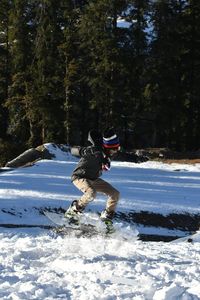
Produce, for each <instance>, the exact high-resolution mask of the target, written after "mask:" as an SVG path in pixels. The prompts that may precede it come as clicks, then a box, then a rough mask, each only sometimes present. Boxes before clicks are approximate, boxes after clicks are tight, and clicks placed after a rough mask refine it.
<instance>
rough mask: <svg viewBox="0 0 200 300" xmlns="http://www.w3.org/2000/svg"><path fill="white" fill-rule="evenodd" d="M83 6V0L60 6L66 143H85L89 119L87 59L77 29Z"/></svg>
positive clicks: (67, 2) (68, 2)
mask: <svg viewBox="0 0 200 300" xmlns="http://www.w3.org/2000/svg"><path fill="white" fill-rule="evenodd" d="M84 5H85V3H84V1H75V2H74V1H65V2H64V3H63V25H64V40H63V44H62V45H61V49H62V53H63V56H64V64H65V78H64V86H65V100H64V111H65V121H64V127H65V138H66V142H67V143H69V144H71V143H72V144H73V143H79V144H80V143H81V144H83V143H84V140H85V137H86V133H87V130H88V127H89V120H90V117H89V114H88V98H89V90H88V88H87V84H85V82H84V77H85V73H86V65H85V64H86V61H85V59H86V56H85V54H84V51H82V49H81V41H80V35H79V26H78V25H79V21H80V17H81V15H82V10H83V7H84ZM83 125H84V126H83Z"/></svg>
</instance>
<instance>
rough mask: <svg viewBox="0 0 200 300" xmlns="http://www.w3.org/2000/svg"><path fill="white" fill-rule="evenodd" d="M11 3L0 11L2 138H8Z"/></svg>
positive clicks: (0, 110)
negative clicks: (7, 100)
mask: <svg viewBox="0 0 200 300" xmlns="http://www.w3.org/2000/svg"><path fill="white" fill-rule="evenodd" d="M10 5H11V4H10V1H8V0H3V1H2V2H1V11H0V128H1V130H0V138H2V139H5V138H6V135H7V134H6V132H7V123H8V120H7V118H8V114H7V110H6V108H5V106H4V104H5V101H6V99H7V98H8V87H9V81H10V74H9V72H10V64H9V61H10V55H9V42H8V34H9V20H8V15H9V10H10Z"/></svg>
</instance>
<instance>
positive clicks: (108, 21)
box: [79, 0, 126, 128]
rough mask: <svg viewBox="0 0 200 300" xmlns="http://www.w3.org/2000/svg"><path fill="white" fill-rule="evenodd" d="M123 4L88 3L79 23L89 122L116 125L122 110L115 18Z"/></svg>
mask: <svg viewBox="0 0 200 300" xmlns="http://www.w3.org/2000/svg"><path fill="white" fill-rule="evenodd" d="M125 7H126V2H125V1H113V0H109V1H105V0H100V1H97V0H93V1H89V2H88V5H87V6H86V8H85V10H84V14H83V16H82V18H81V22H80V30H79V32H80V38H81V42H82V43H81V47H82V49H83V51H84V52H85V53H87V60H85V61H84V62H85V81H86V82H87V84H88V86H89V88H90V90H91V97H90V99H89V100H90V111H91V119H92V123H93V124H96V126H97V127H98V128H102V127H103V126H110V124H112V125H114V126H118V125H119V120H120V116H121V109H122V107H123V100H124V95H123V83H124V76H123V71H124V70H123V67H122V66H123V58H122V48H121V40H120V32H121V30H120V29H119V28H118V26H117V18H118V16H119V15H120V14H121V12H122V11H123V9H125Z"/></svg>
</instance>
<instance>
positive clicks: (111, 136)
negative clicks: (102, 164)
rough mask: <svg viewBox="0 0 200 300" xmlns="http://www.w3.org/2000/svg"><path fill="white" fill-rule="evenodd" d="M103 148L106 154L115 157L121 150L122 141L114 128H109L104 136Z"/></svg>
mask: <svg viewBox="0 0 200 300" xmlns="http://www.w3.org/2000/svg"><path fill="white" fill-rule="evenodd" d="M103 148H104V152H105V153H106V154H107V155H109V156H113V155H114V154H116V153H117V152H118V151H119V150H120V141H119V137H118V136H117V134H116V132H115V130H114V129H113V128H107V129H106V130H105V131H104V134H103Z"/></svg>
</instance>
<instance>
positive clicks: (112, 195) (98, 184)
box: [92, 178, 120, 214]
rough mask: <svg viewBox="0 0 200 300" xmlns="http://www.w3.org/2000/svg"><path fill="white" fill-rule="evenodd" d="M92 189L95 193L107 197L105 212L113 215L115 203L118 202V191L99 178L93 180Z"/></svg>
mask: <svg viewBox="0 0 200 300" xmlns="http://www.w3.org/2000/svg"><path fill="white" fill-rule="evenodd" d="M92 187H93V188H94V189H95V190H96V192H99V193H103V194H106V195H107V196H108V199H107V203H106V211H107V212H108V213H110V214H114V212H115V209H116V206H117V203H118V201H119V196H120V193H119V191H118V190H116V189H115V188H114V187H113V186H112V185H111V184H109V183H108V182H106V181H104V180H103V179H101V178H98V179H96V180H94V181H93V182H92Z"/></svg>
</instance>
